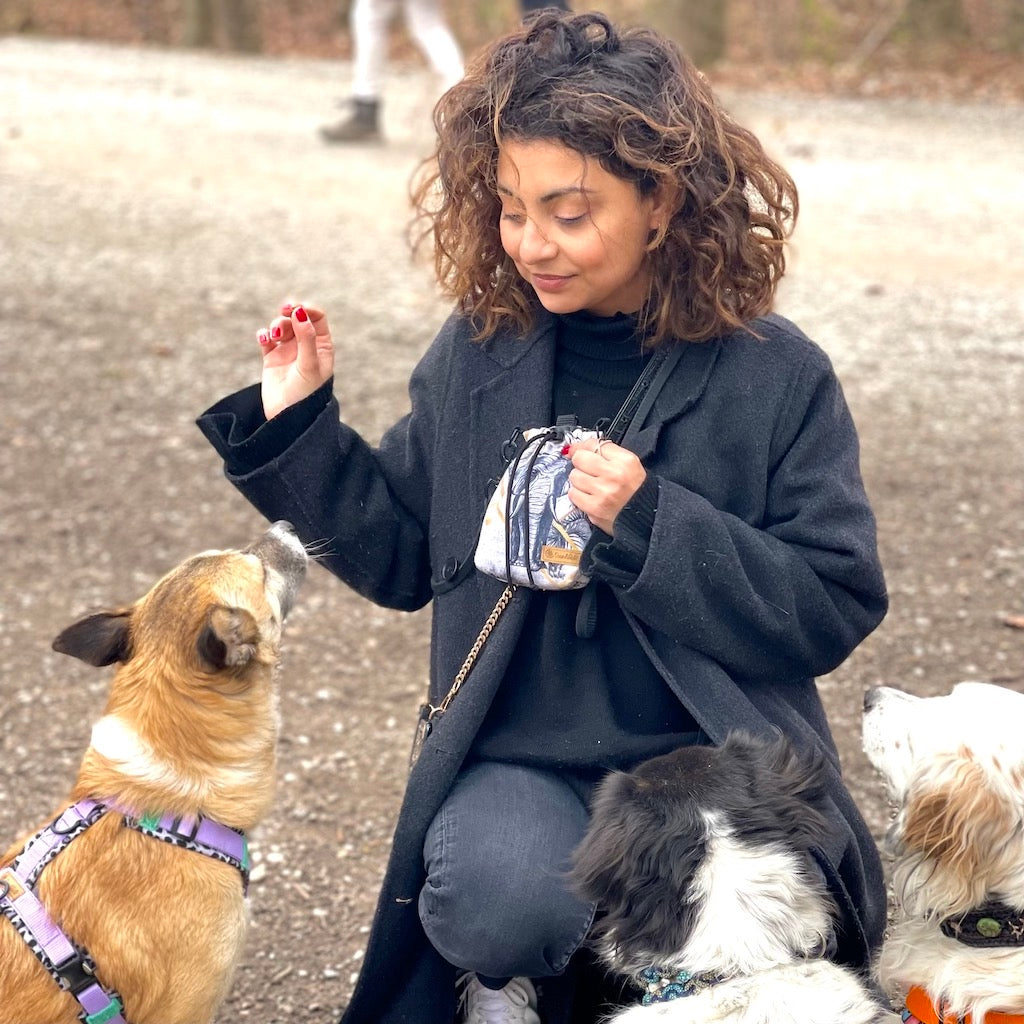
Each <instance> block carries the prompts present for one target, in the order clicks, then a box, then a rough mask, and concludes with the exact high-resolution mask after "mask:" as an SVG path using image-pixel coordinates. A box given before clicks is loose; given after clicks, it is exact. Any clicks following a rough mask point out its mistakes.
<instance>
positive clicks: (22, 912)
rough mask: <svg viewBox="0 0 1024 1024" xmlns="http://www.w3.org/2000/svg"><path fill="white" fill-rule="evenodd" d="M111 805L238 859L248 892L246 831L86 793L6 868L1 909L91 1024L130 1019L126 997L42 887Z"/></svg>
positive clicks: (177, 840)
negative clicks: (99, 975) (109, 985)
mask: <svg viewBox="0 0 1024 1024" xmlns="http://www.w3.org/2000/svg"><path fill="white" fill-rule="evenodd" d="M107 811H117V812H118V813H120V814H121V815H122V817H123V820H124V824H125V826H126V827H128V828H132V829H135V830H136V831H139V832H142V833H143V834H144V835H148V836H152V837H153V838H154V839H159V840H161V841H162V842H166V843H172V844H174V845H175V846H178V847H181V848H183V849H188V850H192V851H194V852H196V853H201V854H203V855H204V856H207V857H212V858H214V859H215V860H219V861H221V862H223V863H225V864H230V865H231V866H232V867H234V868H236V869H237V870H238V872H239V873H240V874H241V876H242V889H243V893H244V892H246V891H247V890H248V884H249V850H248V845H247V844H246V840H245V835H244V834H243V833H241V832H239V831H238V830H237V829H233V828H229V827H228V826H227V825H222V824H220V823H219V822H216V821H213V820H212V819H210V818H205V817H203V816H202V815H198V816H196V817H195V818H181V817H175V816H174V815H170V814H165V815H163V816H162V817H161V816H158V815H145V816H143V817H141V818H133V817H131V816H129V815H128V814H126V813H125V812H124V811H121V810H120V809H119V808H118V807H117V806H116V805H114V804H110V803H100V802H98V801H96V800H79V801H78V802H77V803H75V804H72V805H71V806H70V807H68V808H67V809H66V810H65V811H64V812H63V813H62V814H60V815H59V816H58V817H57V818H56V819H55V820H54V821H53V822H52V823H51V824H50V825H47V826H46V827H45V828H43V829H41V830H40V831H39V832H37V833H36V834H35V835H34V836H33V837H32V838H31V839H30V840H29V841H28V843H26V845H25V848H24V849H23V850H22V851H21V853H20V854H18V856H17V857H16V858H15V860H14V862H13V863H12V864H11V865H10V866H9V867H6V868H4V869H3V870H0V914H3V915H4V916H5V917H6V918H7V919H8V920H9V921H10V922H11V923H12V924H13V925H14V927H15V929H16V930H17V932H18V934H19V935H21V937H22V938H23V939H24V940H25V942H26V944H27V945H28V947H29V949H31V950H32V952H33V953H34V954H35V956H36V958H37V959H38V960H39V962H40V963H41V964H42V965H43V967H44V968H45V969H46V971H47V972H48V973H49V975H50V976H51V977H52V978H53V980H54V981H55V982H56V983H57V985H58V986H59V987H60V988H61V989H63V990H64V991H66V992H70V993H71V995H73V996H74V998H75V999H76V1000H77V1001H78V1004H79V1006H81V1011H80V1012H79V1014H78V1016H79V1020H81V1021H83V1022H84V1024H126V1022H125V1019H124V1017H123V1015H122V1005H121V1000H120V997H119V996H118V994H117V993H116V992H113V991H111V990H108V989H106V988H104V987H103V985H101V984H100V982H99V981H97V979H96V964H95V962H94V961H93V960H92V958H91V957H90V956H89V954H88V952H86V951H85V950H83V949H81V948H79V947H77V946H76V945H75V944H74V943H73V942H72V941H71V940H70V939H69V938H68V937H67V935H65V934H64V932H63V931H61V929H60V927H59V926H58V925H57V923H56V922H55V921H54V920H53V918H52V917H51V916H50V914H49V912H48V911H47V910H46V908H45V907H44V906H43V904H42V903H41V902H40V900H39V898H38V896H36V894H35V892H34V889H35V885H36V883H37V882H38V880H39V876H40V875H41V874H42V871H43V868H45V867H46V865H47V864H49V863H50V861H52V860H53V858H54V857H56V856H57V854H58V853H60V851H61V850H63V849H64V848H65V847H66V846H67V845H68V843H70V842H71V841H72V840H73V839H75V838H76V837H77V836H79V835H81V834H82V833H83V832H84V831H85V830H86V829H87V828H89V826H90V825H93V824H95V823H96V822H97V821H99V819H100V818H102V817H103V815H104V814H106V813H107Z"/></svg>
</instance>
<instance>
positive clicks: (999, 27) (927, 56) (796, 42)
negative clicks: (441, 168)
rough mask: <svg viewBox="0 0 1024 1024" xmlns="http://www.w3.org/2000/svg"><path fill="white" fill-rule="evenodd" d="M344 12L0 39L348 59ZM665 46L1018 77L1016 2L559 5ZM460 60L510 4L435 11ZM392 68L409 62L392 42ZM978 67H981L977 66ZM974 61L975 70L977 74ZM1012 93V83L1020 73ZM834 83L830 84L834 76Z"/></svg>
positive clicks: (4, 3)
mask: <svg viewBox="0 0 1024 1024" xmlns="http://www.w3.org/2000/svg"><path fill="white" fill-rule="evenodd" d="M350 2H351V0H0V33H12V32H36V33H43V34H49V35H64V36H75V37H82V38H89V39H104V40H110V41H115V42H130V43H151V44H157V45H165V46H193V47H217V48H221V49H226V50H238V51H244V52H264V53H268V54H276V55H280V54H301V53H306V54H309V55H310V56H316V57H337V58H342V57H348V56H350V49H349V38H348V8H349V3H350ZM570 2H571V3H572V4H573V7H574V9H576V10H583V9H588V8H593V9H597V10H601V11H605V12H606V13H608V14H609V15H611V16H612V17H614V18H616V19H618V20H621V21H623V22H625V23H631V24H639V23H644V24H650V25H653V26H655V27H656V28H659V29H661V30H662V31H664V32H666V33H667V34H668V35H671V36H672V37H673V38H675V39H677V40H678V41H679V42H680V43H681V44H682V46H683V47H684V48H685V49H686V51H687V52H688V53H689V54H690V55H691V56H692V57H693V59H694V60H695V61H696V62H697V63H698V64H699V65H700V66H701V67H704V68H705V69H708V70H709V71H710V70H713V69H718V68H729V67H733V68H735V67H740V66H757V67H759V68H762V69H763V68H765V67H770V68H776V69H782V68H788V69H793V68H796V67H804V68H807V67H812V68H818V69H822V74H824V75H828V74H832V73H833V72H835V71H837V70H838V71H843V70H845V71H846V72H853V71H858V70H860V71H869V70H871V69H875V70H878V69H879V68H885V67H891V66H893V65H897V64H898V65H900V66H902V67H914V66H918V67H928V68H932V69H940V70H941V69H943V68H944V69H946V70H947V72H949V73H953V72H955V71H956V69H958V68H963V67H964V66H965V64H966V63H967V62H971V63H972V66H974V67H979V66H980V67H983V68H985V69H987V70H983V71H981V72H980V73H981V74H989V75H990V76H998V75H1003V76H1005V75H1006V74H1007V73H1008V72H1013V71H1014V70H1016V71H1017V72H1020V67H1021V64H1022V63H1024V62H1022V61H1021V57H1022V55H1024V0H771V2H768V0H589V2H587V0H570ZM445 4H446V8H447V11H448V15H449V18H450V21H451V25H452V27H453V29H454V31H455V33H456V35H457V36H458V37H459V39H460V40H461V42H462V44H463V46H464V47H465V49H466V52H467V53H471V52H472V51H473V50H474V49H476V48H477V47H478V46H480V45H481V44H482V43H483V42H485V41H486V40H487V39H490V38H492V37H494V36H495V35H498V34H499V33H501V32H503V31H505V30H507V29H508V28H510V27H512V26H513V25H515V24H516V22H517V21H518V19H519V6H518V2H517V0H445ZM393 45H394V48H395V51H396V56H408V57H409V59H418V57H417V55H416V54H415V48H414V47H411V46H410V45H409V41H408V39H407V38H406V37H405V35H404V29H403V27H402V23H401V19H397V20H396V23H395V31H394V44H393ZM983 58H987V59H988V62H987V63H986V61H985V59H983ZM979 61H980V64H979ZM1020 79H1021V81H1022V89H1024V73H1020ZM840 80H841V76H840Z"/></svg>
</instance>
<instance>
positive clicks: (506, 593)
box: [430, 583, 516, 718]
mask: <svg viewBox="0 0 1024 1024" xmlns="http://www.w3.org/2000/svg"><path fill="white" fill-rule="evenodd" d="M515 592H516V587H515V584H512V583H510V584H509V585H508V586H507V587H505V589H504V590H503V591H502V592H501V597H499V598H498V603H497V604H496V605H495V606H494V608H493V609H492V611H491V614H490V615H488V616H487V621H486V622H485V623H484V625H483V628H482V629H481V630H480V635H479V636H478V637H477V638H476V642H475V643H474V644H473V646H472V647H471V648H470V649H469V654H467V655H466V660H465V661H464V662H463V663H462V667H461V668H460V669H459V671H458V672H456V674H455V681H454V682H453V683H452V688H451V689H450V690H449V691H448V692H447V693H446V694H445V698H444V700H442V701H441V703H440V704H439V705H438V706H437V707H436V708H434V709H433V710H432V712H431V715H430V717H431V718H434V717H436V716H437V715H442V714H444V712H445V711H447V710H448V705H449V704H451V702H452V701H453V700H454V699H455V695H456V694H457V693H458V692H459V687H461V686H462V684H463V683H464V682H465V681H466V676H468V675H469V672H470V669H471V668H472V667H473V664H474V662H475V661H476V659H477V655H479V653H480V651H481V649H482V648H483V646H484V644H485V643H486V642H487V638H488V637H489V636H490V635H491V631H492V630H493V629H494V627H495V625H497V622H498V619H500V618H501V613H502V612H503V611H504V610H505V609H506V608H507V607H508V603H509V601H511V600H512V595H513V594H514V593H515Z"/></svg>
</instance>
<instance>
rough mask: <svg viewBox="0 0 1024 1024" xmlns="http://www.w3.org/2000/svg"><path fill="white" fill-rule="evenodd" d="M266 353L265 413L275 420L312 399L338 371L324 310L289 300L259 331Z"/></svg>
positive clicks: (263, 390)
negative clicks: (335, 371) (278, 313)
mask: <svg viewBox="0 0 1024 1024" xmlns="http://www.w3.org/2000/svg"><path fill="white" fill-rule="evenodd" d="M256 339H257V340H258V341H259V343H260V349H261V351H262V352H263V377H262V382H261V393H262V396H263V414H264V415H265V416H266V417H267V419H268V420H270V419H273V418H274V417H275V416H276V415H277V414H278V413H279V412H282V411H283V410H284V409H287V408H288V406H290V405H294V404H295V403H296V402H301V401H302V399H303V398H308V397H309V396H310V395H311V394H313V392H314V391H316V390H317V388H319V387H320V386H321V385H322V384H324V383H326V382H327V381H328V380H330V377H331V374H333V373H334V343H333V342H332V341H331V329H330V327H329V326H328V324H327V317H326V316H325V315H324V312H323V310H320V309H314V308H313V307H312V306H302V305H293V304H292V303H285V304H284V305H283V306H282V307H281V315H280V316H277V317H275V318H274V319H273V320H272V321H271V322H270V326H269V327H264V328H262V329H260V330H259V331H258V332H257V334H256Z"/></svg>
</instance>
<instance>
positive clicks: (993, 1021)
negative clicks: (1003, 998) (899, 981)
mask: <svg viewBox="0 0 1024 1024" xmlns="http://www.w3.org/2000/svg"><path fill="white" fill-rule="evenodd" d="M905 1005H906V1007H907V1009H908V1010H909V1011H910V1014H911V1015H912V1016H914V1017H916V1018H917V1019H918V1020H919V1021H920V1022H921V1024H973V1021H972V1020H971V1015H970V1014H967V1015H966V1016H965V1017H958V1016H957V1015H956V1014H955V1013H945V1012H943V1013H942V1015H941V1016H940V1015H939V1012H938V1010H936V1008H935V1004H934V1003H933V1002H932V1000H931V997H930V996H929V995H928V993H927V992H925V990H924V989H923V988H918V987H917V986H916V985H915V986H914V987H913V988H912V989H911V990H910V991H909V992H908V993H907V998H906V1004H905ZM905 1019H906V1018H905ZM982 1024H1024V1013H997V1012H992V1013H986V1014H985V1019H984V1021H983V1022H982Z"/></svg>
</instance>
